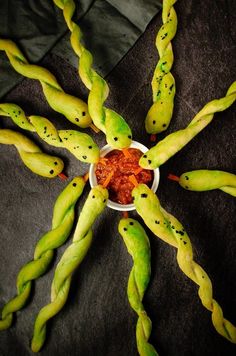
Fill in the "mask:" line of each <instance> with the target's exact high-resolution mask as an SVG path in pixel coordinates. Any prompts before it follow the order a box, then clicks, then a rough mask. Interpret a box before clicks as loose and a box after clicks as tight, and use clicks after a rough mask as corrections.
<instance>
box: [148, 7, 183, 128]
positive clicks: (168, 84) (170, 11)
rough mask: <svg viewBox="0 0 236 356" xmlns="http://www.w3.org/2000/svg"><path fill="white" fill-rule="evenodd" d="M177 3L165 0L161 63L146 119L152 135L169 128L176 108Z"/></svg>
mask: <svg viewBox="0 0 236 356" xmlns="http://www.w3.org/2000/svg"><path fill="white" fill-rule="evenodd" d="M176 1H177V0H163V10H162V22H163V26H162V27H161V28H160V30H159V31H158V34H157V37H156V47H157V50H158V54H159V61H158V63H157V66H156V69H155V71H154V75H153V79H152V92H153V104H152V106H151V108H150V109H149V111H148V113H147V116H146V119H145V128H146V131H147V132H148V133H150V134H156V133H159V132H162V131H165V130H166V129H167V128H168V126H169V123H170V120H171V117H172V113H173V108H174V97H175V79H174V77H173V75H172V74H171V73H170V70H171V68H172V65H173V62H174V56H173V51H172V45H171V40H172V39H173V38H174V36H175V34H176V30H177V16H176V12H175V9H174V7H173V5H174V4H175V3H176Z"/></svg>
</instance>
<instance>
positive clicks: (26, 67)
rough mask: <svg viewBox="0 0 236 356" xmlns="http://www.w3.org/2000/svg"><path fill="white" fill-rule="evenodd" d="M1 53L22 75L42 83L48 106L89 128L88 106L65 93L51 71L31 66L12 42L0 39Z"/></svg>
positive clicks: (78, 124) (80, 125) (75, 122)
mask: <svg viewBox="0 0 236 356" xmlns="http://www.w3.org/2000/svg"><path fill="white" fill-rule="evenodd" d="M0 51H5V52H6V55H7V57H8V58H9V61H10V62H11V65H12V66H13V68H14V69H15V70H16V71H17V72H18V73H20V74H21V75H23V76H25V77H27V78H31V79H37V80H39V81H40V83H41V85H42V88H43V92H44V95H45V97H46V99H47V101H48V104H49V105H50V106H51V107H52V108H53V110H55V111H57V112H59V113H61V114H63V115H64V116H65V117H66V118H67V119H68V120H69V121H71V122H73V124H75V125H77V126H79V127H82V128H84V127H88V126H89V125H90V124H91V118H90V116H89V113H88V107H87V104H85V103H84V102H83V101H82V100H80V99H78V98H76V97H75V96H72V95H69V94H67V93H65V92H64V91H63V89H62V87H61V86H60V85H59V84H58V82H57V80H56V78H55V76H54V75H53V74H52V73H51V72H49V70H47V69H45V68H43V67H40V66H38V65H34V64H29V62H28V61H27V59H26V58H25V57H24V55H23V53H22V52H21V51H20V50H19V48H18V47H17V45H16V44H15V43H14V42H13V41H11V40H5V39H1V38H0Z"/></svg>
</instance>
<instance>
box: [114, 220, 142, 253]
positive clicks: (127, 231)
mask: <svg viewBox="0 0 236 356" xmlns="http://www.w3.org/2000/svg"><path fill="white" fill-rule="evenodd" d="M118 231H119V233H120V234H121V236H122V238H123V239H124V242H125V244H126V246H127V249H128V251H129V253H130V254H131V255H133V252H134V251H138V249H139V247H140V245H144V243H146V245H147V246H149V240H148V237H147V235H146V232H145V230H144V228H143V227H142V226H141V224H140V223H139V222H138V221H137V220H134V219H131V218H124V219H121V220H120V222H119V225H118Z"/></svg>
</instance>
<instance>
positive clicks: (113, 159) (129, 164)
mask: <svg viewBox="0 0 236 356" xmlns="http://www.w3.org/2000/svg"><path fill="white" fill-rule="evenodd" d="M142 154H143V153H142V152H141V151H140V150H138V149H137V148H128V149H127V150H126V152H125V153H124V152H123V151H120V150H113V151H111V152H109V153H108V154H107V155H106V156H105V157H103V158H101V159H100V161H99V162H98V164H97V167H96V170H95V174H96V177H97V182H98V184H101V185H103V184H104V183H105V182H106V179H107V177H108V176H109V175H110V176H111V174H112V173H111V172H113V175H112V177H111V179H110V181H109V183H108V185H107V189H108V191H109V199H110V200H112V201H114V202H116V203H119V204H130V203H132V201H133V199H132V196H131V192H132V190H133V188H134V185H133V183H131V181H130V180H129V177H130V176H132V175H134V176H135V178H136V180H137V182H138V183H145V184H147V185H149V186H150V185H151V183H152V181H153V172H152V171H150V170H147V169H142V168H140V166H139V163H138V162H139V159H140V157H141V156H142Z"/></svg>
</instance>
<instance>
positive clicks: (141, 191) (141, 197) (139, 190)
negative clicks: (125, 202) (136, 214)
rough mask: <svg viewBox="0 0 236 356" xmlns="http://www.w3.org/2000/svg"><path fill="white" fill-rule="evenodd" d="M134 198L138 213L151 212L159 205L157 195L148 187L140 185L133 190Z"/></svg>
mask: <svg viewBox="0 0 236 356" xmlns="http://www.w3.org/2000/svg"><path fill="white" fill-rule="evenodd" d="M132 197H133V199H134V205H135V208H136V210H137V211H143V212H144V211H146V213H148V211H150V209H152V207H153V206H156V205H157V204H158V205H159V200H158V198H157V196H156V194H155V193H154V192H153V191H152V190H151V189H150V188H149V187H148V186H147V185H146V184H139V185H138V186H137V187H135V188H134V189H133V190H132Z"/></svg>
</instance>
